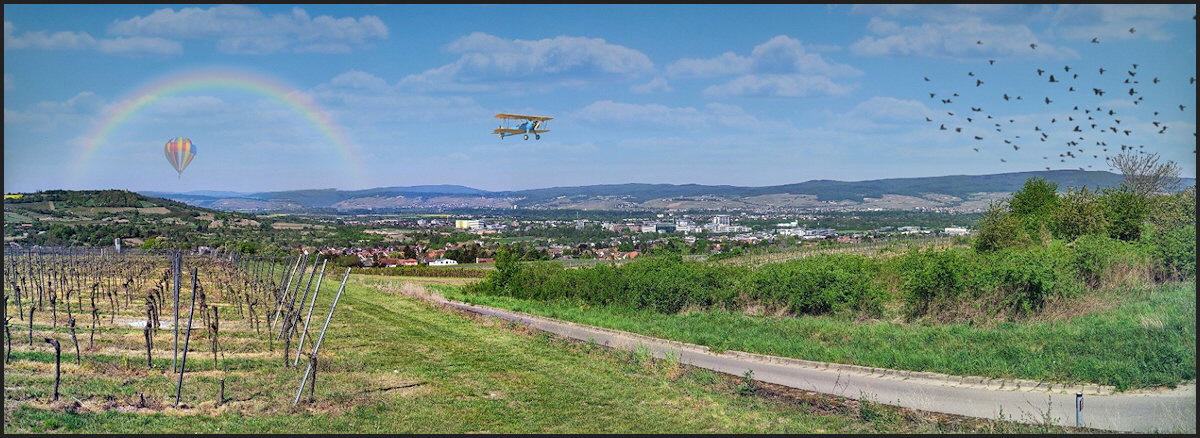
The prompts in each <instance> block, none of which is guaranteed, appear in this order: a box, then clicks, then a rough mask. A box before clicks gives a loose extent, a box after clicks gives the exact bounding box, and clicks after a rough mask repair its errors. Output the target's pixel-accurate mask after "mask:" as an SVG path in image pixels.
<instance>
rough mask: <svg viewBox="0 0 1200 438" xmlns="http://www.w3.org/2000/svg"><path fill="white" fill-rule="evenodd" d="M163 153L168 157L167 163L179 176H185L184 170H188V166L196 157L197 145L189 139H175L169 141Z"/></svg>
mask: <svg viewBox="0 0 1200 438" xmlns="http://www.w3.org/2000/svg"><path fill="white" fill-rule="evenodd" d="M163 153H165V154H166V155H167V162H169V163H171V166H172V167H174V168H175V171H176V172H179V176H180V177H182V176H183V169H186V168H187V166H188V164H190V163H191V162H192V158H195V157H196V145H194V144H192V141H191V140H190V139H188V138H187V137H175V138H172V139H170V140H168V141H167V145H166V146H165V147H163Z"/></svg>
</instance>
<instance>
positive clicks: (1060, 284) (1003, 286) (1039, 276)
mask: <svg viewBox="0 0 1200 438" xmlns="http://www.w3.org/2000/svg"><path fill="white" fill-rule="evenodd" d="M990 259H991V260H990V263H989V265H990V266H991V268H990V269H989V270H990V271H991V276H992V277H993V278H994V279H995V280H996V281H997V282H998V283H997V285H996V289H995V290H996V292H998V293H1000V294H1001V297H1002V298H1003V302H1004V303H1005V304H1007V305H1009V306H1011V307H1012V308H1013V309H1014V310H1015V311H1016V312H1017V313H1018V314H1024V315H1029V314H1032V313H1035V312H1037V311H1039V310H1041V309H1042V307H1043V306H1044V305H1045V304H1046V301H1047V300H1048V299H1050V298H1051V297H1052V296H1067V295H1070V294H1072V293H1073V292H1074V291H1075V289H1076V287H1075V286H1076V283H1073V282H1072V281H1071V278H1070V276H1069V275H1066V274H1065V273H1067V272H1069V270H1070V266H1069V261H1068V260H1069V256H1068V254H1067V252H1066V251H1065V248H1062V247H1061V246H1058V245H1054V246H1051V247H1049V248H1039V249H1030V250H1022V251H1004V252H1002V253H998V254H995V255H994V256H993V257H991V258H990Z"/></svg>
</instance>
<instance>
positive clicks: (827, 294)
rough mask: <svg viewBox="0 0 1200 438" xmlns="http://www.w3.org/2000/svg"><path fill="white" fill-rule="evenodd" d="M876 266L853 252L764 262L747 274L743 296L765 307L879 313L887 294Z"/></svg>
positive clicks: (803, 311) (805, 310)
mask: <svg viewBox="0 0 1200 438" xmlns="http://www.w3.org/2000/svg"><path fill="white" fill-rule="evenodd" d="M879 271H880V269H879V266H878V265H877V264H876V263H875V262H874V261H873V260H871V259H868V258H865V257H862V256H855V255H841V254H834V255H829V254H827V255H816V256H812V257H806V258H802V259H796V260H791V261H787V262H783V263H773V264H769V265H765V266H763V267H761V268H759V269H757V270H756V271H754V272H753V273H751V274H749V275H748V276H747V280H746V282H745V283H744V286H743V290H744V293H745V295H746V296H747V297H750V298H751V299H754V300H757V301H759V302H760V303H762V304H764V305H767V306H769V307H780V308H784V307H786V308H787V309H789V310H790V311H792V312H795V313H800V314H810V315H819V314H826V313H838V312H843V311H848V310H856V311H863V312H867V313H871V314H876V315H877V314H879V313H880V312H882V309H883V303H884V302H885V301H886V300H887V297H888V294H887V291H886V290H885V289H884V287H883V285H882V284H880V282H879V281H878V280H877V278H878V277H879V275H878V274H879Z"/></svg>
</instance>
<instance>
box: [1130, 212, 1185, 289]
mask: <svg viewBox="0 0 1200 438" xmlns="http://www.w3.org/2000/svg"><path fill="white" fill-rule="evenodd" d="M1142 243H1143V246H1144V247H1145V249H1146V251H1147V252H1148V253H1149V254H1150V257H1151V259H1152V263H1153V269H1154V277H1155V279H1156V280H1159V281H1163V280H1188V279H1195V278H1196V226H1195V225H1194V224H1193V225H1190V226H1180V227H1175V228H1174V229H1171V230H1168V231H1165V232H1164V231H1157V230H1155V231H1151V232H1148V233H1146V234H1144V235H1143V236H1142Z"/></svg>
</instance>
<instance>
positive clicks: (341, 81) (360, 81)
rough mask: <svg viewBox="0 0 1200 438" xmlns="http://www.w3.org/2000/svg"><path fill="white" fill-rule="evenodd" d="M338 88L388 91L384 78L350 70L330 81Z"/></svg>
mask: <svg viewBox="0 0 1200 438" xmlns="http://www.w3.org/2000/svg"><path fill="white" fill-rule="evenodd" d="M330 83H331V84H333V85H335V86H338V87H347V88H361V89H367V90H386V89H387V88H388V85H387V81H385V80H383V79H382V78H380V77H378V76H375V75H372V74H370V73H367V72H363V71H359V70H350V71H348V72H345V73H342V74H340V75H337V76H336V77H334V78H333V80H331V81H330Z"/></svg>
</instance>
